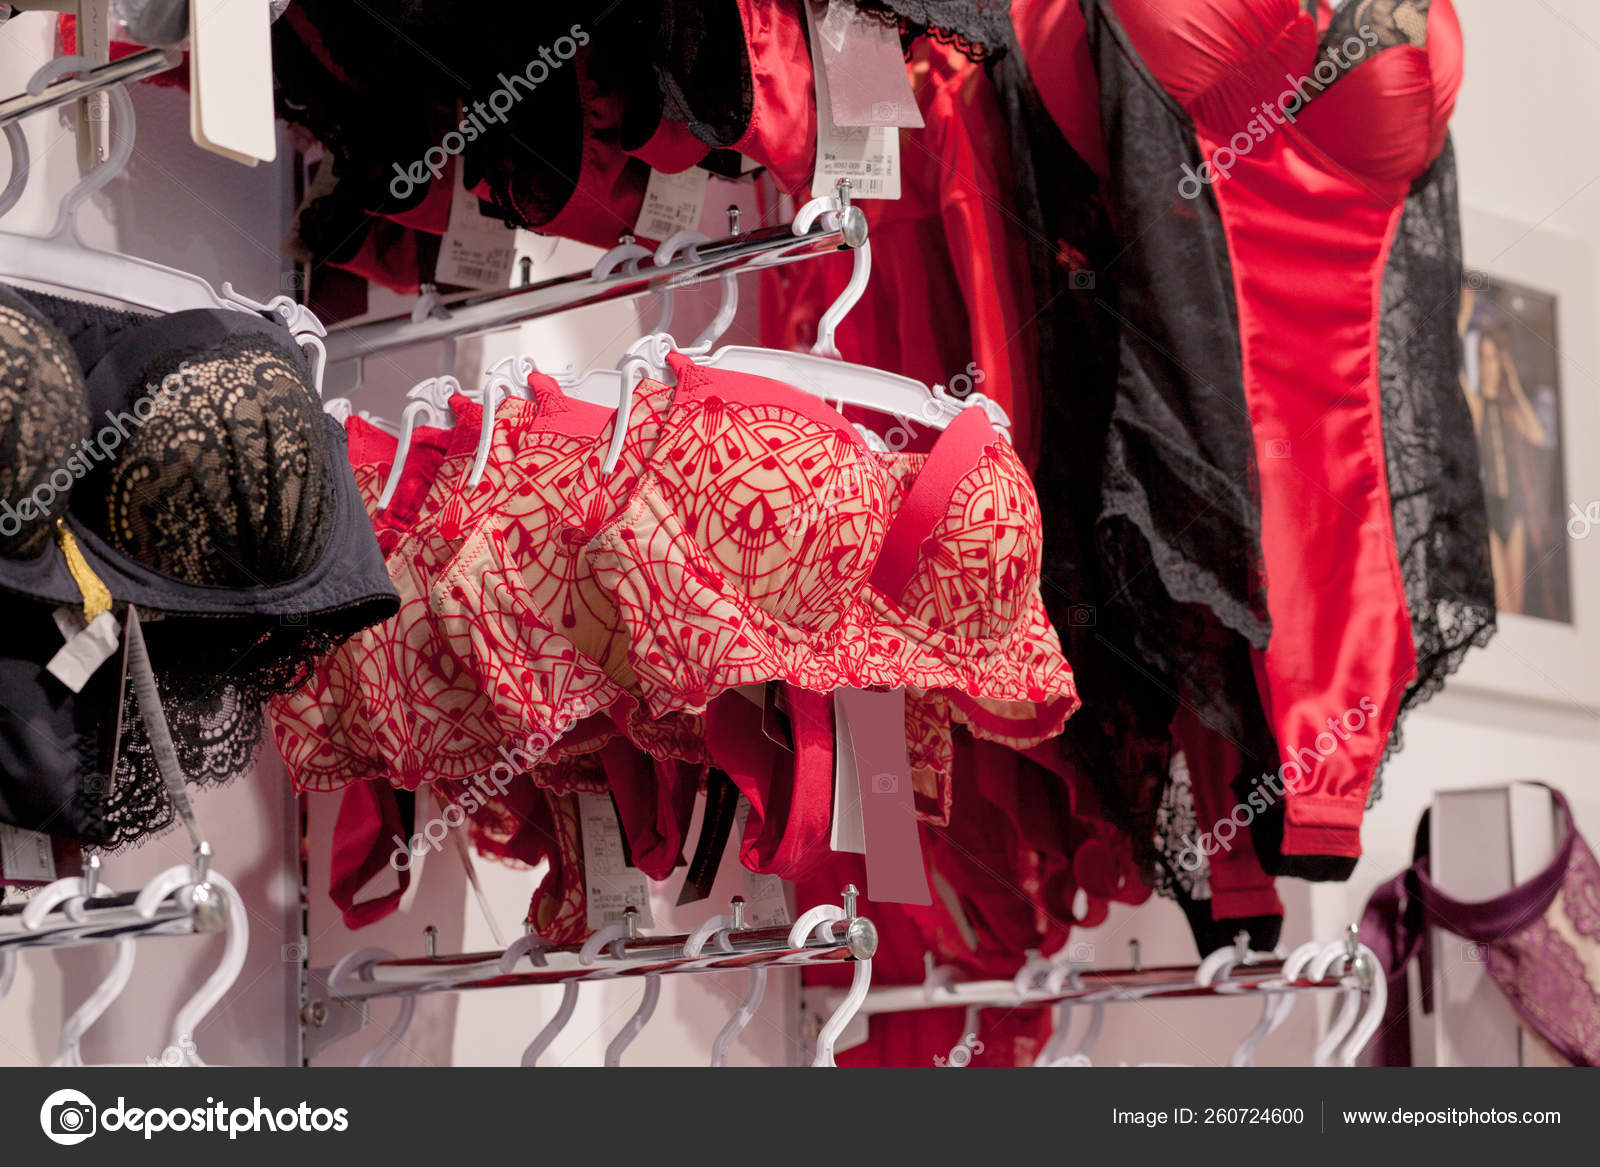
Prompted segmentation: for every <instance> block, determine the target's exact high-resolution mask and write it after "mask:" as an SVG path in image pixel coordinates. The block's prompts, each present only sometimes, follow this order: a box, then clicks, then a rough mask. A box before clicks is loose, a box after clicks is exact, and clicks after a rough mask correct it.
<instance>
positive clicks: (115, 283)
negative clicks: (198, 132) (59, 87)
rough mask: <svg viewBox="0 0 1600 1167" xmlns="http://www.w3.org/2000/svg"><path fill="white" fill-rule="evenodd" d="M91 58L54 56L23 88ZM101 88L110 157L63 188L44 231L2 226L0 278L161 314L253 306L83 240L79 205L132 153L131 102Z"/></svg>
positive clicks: (33, 88)
mask: <svg viewBox="0 0 1600 1167" xmlns="http://www.w3.org/2000/svg"><path fill="white" fill-rule="evenodd" d="M91 64H92V62H90V61H89V60H88V59H87V58H85V57H80V56H70V57H58V58H57V59H56V60H54V61H51V62H50V63H49V64H47V65H45V66H44V67H43V68H41V69H40V70H39V71H38V72H36V73H35V74H34V75H33V77H32V78H31V79H29V81H28V86H27V89H28V92H29V93H32V94H39V93H42V92H43V91H44V89H45V87H46V86H47V85H49V84H50V82H52V81H54V80H56V78H58V77H60V76H62V75H63V74H66V73H71V72H74V71H76V70H78V69H84V68H89V67H90V66H91ZM105 92H106V94H107V96H108V97H109V99H110V103H111V108H112V109H113V110H114V111H115V117H114V118H113V122H114V123H115V126H116V129H117V130H118V131H119V132H118V133H117V134H116V135H115V141H114V143H113V145H112V147H111V153H110V156H109V157H108V158H107V159H106V161H105V162H103V163H101V164H100V165H99V166H97V167H95V168H94V169H93V170H92V171H90V172H89V173H88V174H87V175H86V176H85V177H84V178H83V179H82V180H81V181H79V182H78V184H77V185H76V186H74V187H73V188H72V189H71V190H69V191H68V192H67V193H66V195H65V196H64V197H63V198H62V200H61V207H60V210H59V212H58V213H57V216H56V222H55V226H53V227H52V228H51V229H50V230H49V231H48V232H46V233H45V234H44V235H23V234H19V233H17V232H12V231H0V277H3V278H7V279H18V280H27V281H30V282H33V283H40V284H46V285H49V286H52V287H57V288H68V289H72V290H75V291H79V292H88V293H90V294H92V295H96V296H104V297H107V298H109V299H113V300H119V301H121V302H123V303H125V304H133V305H136V306H138V307H141V308H145V309H148V310H150V311H153V312H160V313H171V312H181V311H184V310H185V309H189V308H231V309H235V310H238V311H250V309H248V308H246V307H245V306H244V305H242V304H240V303H237V302H235V301H232V300H229V299H226V298H224V297H223V296H221V295H219V294H218V293H217V291H216V290H215V289H214V288H213V287H212V286H211V285H210V284H209V283H207V282H206V281H205V280H203V279H201V278H200V277H199V276H197V275H192V274H190V273H189V272H184V271H179V270H178V269H176V268H170V267H166V266H164V265H162V264H159V263H155V262H153V261H151V260H147V259H138V258H136V257H134V256H131V255H125V254H123V253H121V252H116V251H104V250H101V249H99V248H95V247H90V246H88V245H87V244H86V243H84V241H83V238H82V236H81V235H79V233H78V208H79V207H81V206H82V205H83V204H84V203H85V202H86V201H88V199H89V198H90V197H91V196H92V195H94V194H95V193H96V192H98V191H99V190H101V189H102V188H103V187H104V186H105V185H106V184H107V183H109V182H110V181H111V180H112V179H114V178H116V176H117V175H118V174H119V173H120V172H121V171H122V168H123V167H124V166H126V165H127V163H128V159H129V158H130V157H132V156H133V142H134V131H135V125H134V114H133V102H132V101H131V100H129V98H128V93H127V90H126V89H125V88H124V87H123V86H121V85H112V86H109V87H108V88H107V89H106V90H105ZM7 189H8V190H9V189H10V187H9V184H8V186H7Z"/></svg>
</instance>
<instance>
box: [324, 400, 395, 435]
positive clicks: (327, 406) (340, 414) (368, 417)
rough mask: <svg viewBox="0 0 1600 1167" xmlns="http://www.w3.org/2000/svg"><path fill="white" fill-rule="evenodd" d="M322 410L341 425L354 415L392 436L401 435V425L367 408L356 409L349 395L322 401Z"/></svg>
mask: <svg viewBox="0 0 1600 1167" xmlns="http://www.w3.org/2000/svg"><path fill="white" fill-rule="evenodd" d="M322 411H323V412H324V413H326V414H327V415H328V416H329V417H331V418H333V420H334V421H336V422H338V423H339V424H340V425H344V423H345V422H347V421H349V420H350V418H351V417H352V416H354V417H359V418H360V419H361V420H362V421H364V422H366V423H367V424H368V425H371V426H373V427H375V428H377V429H380V430H382V431H383V432H384V433H386V434H388V435H389V436H390V437H392V438H398V437H399V436H400V427H399V426H398V425H396V424H395V423H394V422H392V421H389V420H388V419H387V418H382V417H378V416H377V415H375V414H372V413H369V412H368V411H367V410H365V409H359V410H358V409H356V408H355V406H354V405H353V404H351V401H350V399H349V398H348V397H330V398H328V400H326V401H324V402H323V403H322Z"/></svg>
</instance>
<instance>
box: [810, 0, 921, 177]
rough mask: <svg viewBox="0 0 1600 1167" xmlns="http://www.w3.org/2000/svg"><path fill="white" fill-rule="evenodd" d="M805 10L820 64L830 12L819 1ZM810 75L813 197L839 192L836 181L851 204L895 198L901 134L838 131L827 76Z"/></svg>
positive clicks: (887, 129) (885, 129)
mask: <svg viewBox="0 0 1600 1167" xmlns="http://www.w3.org/2000/svg"><path fill="white" fill-rule="evenodd" d="M805 8H806V23H807V24H808V25H809V26H810V29H811V56H812V59H813V60H821V59H822V48H823V46H822V40H821V31H820V27H821V24H822V22H823V21H824V20H825V19H826V18H827V12H828V6H827V4H826V3H823V2H822V0H807V3H806V6H805ZM813 74H814V77H815V80H816V87H817V166H816V170H815V171H814V172H813V174H812V176H811V193H812V195H813V196H816V197H819V198H820V197H821V196H823V195H831V194H833V193H835V191H837V189H838V185H839V180H840V179H841V178H848V179H849V180H850V194H851V197H853V198H866V199H897V198H899V197H900V131H899V129H898V128H897V127H895V126H892V125H874V126H840V125H836V124H835V123H834V120H833V105H832V102H831V100H830V98H829V95H828V79H827V72H826V70H823V69H816V70H814V71H813Z"/></svg>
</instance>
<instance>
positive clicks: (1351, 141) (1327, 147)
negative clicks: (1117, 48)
mask: <svg viewBox="0 0 1600 1167" xmlns="http://www.w3.org/2000/svg"><path fill="white" fill-rule="evenodd" d="M1115 7H1116V11H1117V15H1118V17H1119V18H1120V21H1121V24H1122V27H1123V30H1124V31H1125V32H1126V34H1127V37H1128V39H1129V41H1130V42H1131V44H1132V46H1133V48H1134V50H1135V51H1136V52H1137V53H1138V55H1139V57H1140V58H1141V59H1142V60H1143V62H1144V64H1145V67H1146V68H1147V69H1148V70H1149V71H1150V73H1151V74H1152V75H1153V76H1154V77H1155V78H1156V80H1157V81H1158V82H1159V83H1160V84H1161V86H1162V88H1164V89H1165V90H1166V91H1167V93H1168V94H1170V95H1171V96H1172V97H1173V99H1174V100H1176V101H1177V102H1178V103H1179V104H1180V105H1181V106H1183V108H1184V109H1185V110H1186V111H1187V112H1188V113H1189V114H1190V116H1192V117H1193V118H1194V119H1195V121H1196V122H1197V123H1199V124H1200V125H1201V126H1203V127H1205V128H1206V129H1207V130H1209V131H1210V132H1211V133H1212V134H1215V135H1217V136H1218V140H1219V141H1226V140H1227V139H1229V138H1231V137H1234V136H1236V135H1237V134H1239V133H1244V134H1246V135H1247V136H1250V135H1251V130H1250V127H1251V125H1252V123H1254V124H1256V125H1257V126H1264V125H1266V124H1267V123H1268V122H1276V121H1278V118H1276V117H1270V116H1269V115H1268V113H1266V112H1265V111H1267V110H1269V109H1272V108H1274V107H1275V108H1276V109H1278V110H1281V111H1284V113H1285V114H1290V115H1292V116H1293V118H1294V127H1295V130H1296V131H1297V132H1298V133H1300V134H1302V135H1303V136H1304V137H1306V138H1307V139H1309V140H1310V141H1311V142H1312V143H1313V144H1314V145H1316V146H1317V148H1318V149H1320V150H1322V151H1324V152H1325V153H1327V154H1328V155H1330V156H1331V157H1332V158H1333V159H1334V160H1336V161H1337V162H1339V163H1340V164H1341V165H1343V166H1345V167H1348V168H1349V169H1351V170H1352V171H1355V172H1357V173H1360V174H1363V175H1367V176H1370V177H1372V178H1375V179H1385V180H1387V179H1393V180H1401V181H1404V180H1409V179H1411V178H1414V177H1415V176H1416V175H1417V174H1420V173H1421V172H1422V171H1423V170H1425V169H1426V168H1427V166H1428V164H1429V163H1430V162H1431V161H1432V159H1433V158H1434V157H1435V156H1437V154H1438V153H1439V150H1440V149H1441V148H1442V146H1443V144H1444V136H1445V128H1446V124H1447V122H1448V120H1449V117H1450V112H1451V110H1452V108H1453V107H1454V104H1455V96H1456V92H1457V91H1458V90H1459V88H1460V84H1461V61H1462V47H1461V29H1460V26H1459V24H1458V23H1457V20H1456V15H1455V10H1454V9H1453V8H1452V7H1451V5H1450V3H1449V0H1433V2H1432V4H1431V5H1430V6H1429V9H1428V16H1427V36H1426V40H1425V42H1424V44H1423V45H1422V46H1420V47H1419V46H1415V45H1412V44H1409V43H1395V42H1396V40H1397V38H1399V33H1398V31H1397V30H1396V29H1394V28H1392V27H1386V28H1383V29H1374V28H1373V27H1372V26H1370V25H1368V24H1367V23H1365V19H1366V17H1367V16H1369V15H1370V16H1371V18H1372V19H1373V20H1374V21H1375V22H1376V21H1378V20H1380V19H1381V17H1382V16H1383V13H1382V12H1379V11H1377V10H1372V11H1370V12H1369V10H1368V9H1366V8H1365V7H1363V6H1362V5H1361V3H1360V0H1347V8H1346V9H1344V10H1342V12H1341V15H1339V16H1336V17H1335V20H1334V24H1333V25H1332V26H1331V27H1330V29H1329V30H1328V32H1327V33H1326V34H1323V35H1321V36H1319V33H1318V30H1317V27H1316V25H1315V23H1314V22H1313V21H1312V19H1311V17H1310V16H1308V15H1307V14H1306V13H1305V12H1304V11H1303V9H1302V7H1301V3H1300V0H1167V2H1165V3H1162V4H1148V3H1144V2H1143V0H1139V2H1136V3H1117V4H1116V5H1115ZM1342 18H1344V19H1342ZM1345 25H1348V27H1345ZM1355 45H1359V46H1360V50H1359V51H1357V50H1356V48H1355ZM1321 46H1326V48H1327V49H1328V50H1339V51H1341V52H1342V50H1343V49H1344V48H1346V47H1348V48H1349V49H1350V52H1349V53H1347V54H1345V59H1346V60H1349V61H1351V62H1353V63H1352V66H1351V67H1350V68H1349V69H1348V71H1345V70H1340V75H1339V76H1337V78H1336V79H1333V80H1331V81H1329V83H1328V84H1327V85H1326V87H1325V89H1324V87H1323V86H1320V85H1319V84H1318V80H1319V79H1325V78H1326V77H1328V75H1329V74H1328V69H1329V68H1331V66H1329V65H1322V66H1321V67H1322V68H1323V73H1322V74H1321V75H1320V76H1319V74H1318V72H1317V69H1318V68H1319V62H1323V61H1324V60H1325V58H1324V57H1323V56H1321V55H1319V47H1321ZM1297 82H1300V83H1301V85H1300V90H1299V92H1300V93H1302V94H1304V95H1305V96H1308V97H1310V98H1311V100H1310V101H1309V102H1308V103H1306V104H1305V105H1304V108H1299V107H1300V105H1301V98H1300V97H1299V96H1297V95H1296V83H1297ZM1260 140H1261V139H1260V138H1259V137H1254V138H1253V141H1260Z"/></svg>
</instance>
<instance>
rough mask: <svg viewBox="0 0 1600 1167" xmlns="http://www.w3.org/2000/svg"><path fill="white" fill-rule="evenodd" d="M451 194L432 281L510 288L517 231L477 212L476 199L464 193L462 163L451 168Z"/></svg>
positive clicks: (491, 288)
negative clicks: (448, 219)
mask: <svg viewBox="0 0 1600 1167" xmlns="http://www.w3.org/2000/svg"><path fill="white" fill-rule="evenodd" d="M450 169H451V171H452V177H451V181H452V182H453V184H454V191H453V192H452V194H451V196H450V221H449V224H448V225H447V226H446V227H445V232H444V238H443V239H441V240H440V241H439V263H438V265H437V266H436V267H435V268H434V273H433V278H434V282H436V283H440V284H455V285H457V286H458V287H463V288H481V289H487V290H494V291H498V290H500V289H501V288H508V287H510V286H511V269H512V267H513V266H515V264H516V260H517V232H516V229H515V228H513V227H508V226H506V225H505V224H504V223H502V222H501V221H500V220H499V219H495V218H491V217H490V216H488V215H485V214H484V213H483V212H482V211H480V210H479V209H478V196H477V195H475V194H473V193H472V192H470V191H469V190H467V188H466V185H465V183H464V181H463V179H462V170H463V167H462V166H461V160H460V159H459V158H458V159H456V160H455V164H454V165H453V166H451V167H450Z"/></svg>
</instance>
